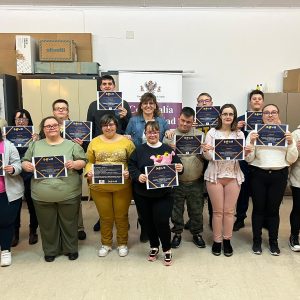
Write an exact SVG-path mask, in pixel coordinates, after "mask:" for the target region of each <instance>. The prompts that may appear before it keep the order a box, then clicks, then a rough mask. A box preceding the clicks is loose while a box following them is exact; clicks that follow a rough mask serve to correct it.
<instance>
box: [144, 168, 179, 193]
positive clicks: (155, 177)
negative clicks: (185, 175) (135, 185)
mask: <svg viewBox="0 0 300 300" xmlns="http://www.w3.org/2000/svg"><path fill="white" fill-rule="evenodd" d="M145 174H146V175H147V181H146V186H147V190H151V189H159V188H166V187H172V186H178V184H179V183H178V172H177V171H176V169H175V164H171V165H155V166H147V167H145Z"/></svg>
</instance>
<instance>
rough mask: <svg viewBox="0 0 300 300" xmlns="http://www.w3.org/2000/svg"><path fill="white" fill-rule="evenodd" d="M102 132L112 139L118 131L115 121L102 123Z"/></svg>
mask: <svg viewBox="0 0 300 300" xmlns="http://www.w3.org/2000/svg"><path fill="white" fill-rule="evenodd" d="M102 132H103V135H104V136H105V137H106V138H107V139H112V138H113V137H114V136H115V135H116V132H117V126H116V124H115V122H114V121H110V122H109V123H107V124H103V125H102Z"/></svg>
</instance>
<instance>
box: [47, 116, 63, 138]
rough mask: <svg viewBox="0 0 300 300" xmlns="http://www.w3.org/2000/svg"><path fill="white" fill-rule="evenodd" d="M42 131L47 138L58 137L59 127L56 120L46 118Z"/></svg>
mask: <svg viewBox="0 0 300 300" xmlns="http://www.w3.org/2000/svg"><path fill="white" fill-rule="evenodd" d="M44 133H45V136H46V137H48V138H50V137H59V136H60V129H59V124H58V122H57V121H56V120H55V119H47V120H46V121H45V123H44Z"/></svg>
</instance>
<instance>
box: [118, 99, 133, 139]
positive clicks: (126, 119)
mask: <svg viewBox="0 0 300 300" xmlns="http://www.w3.org/2000/svg"><path fill="white" fill-rule="evenodd" d="M123 107H124V108H125V110H126V114H125V115H124V113H123V111H121V113H120V120H119V122H120V127H121V133H122V134H124V133H125V130H126V127H127V125H128V122H129V120H130V118H131V116H132V114H131V110H130V106H129V104H128V103H127V101H124V102H123Z"/></svg>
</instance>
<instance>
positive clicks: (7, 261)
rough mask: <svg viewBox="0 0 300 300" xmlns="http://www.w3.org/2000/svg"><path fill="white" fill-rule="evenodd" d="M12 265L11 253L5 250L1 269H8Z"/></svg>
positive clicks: (2, 253) (2, 255) (2, 254)
mask: <svg viewBox="0 0 300 300" xmlns="http://www.w3.org/2000/svg"><path fill="white" fill-rule="evenodd" d="M10 265H11V252H10V251H8V250H3V251H2V252H1V267H7V266H10Z"/></svg>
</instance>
